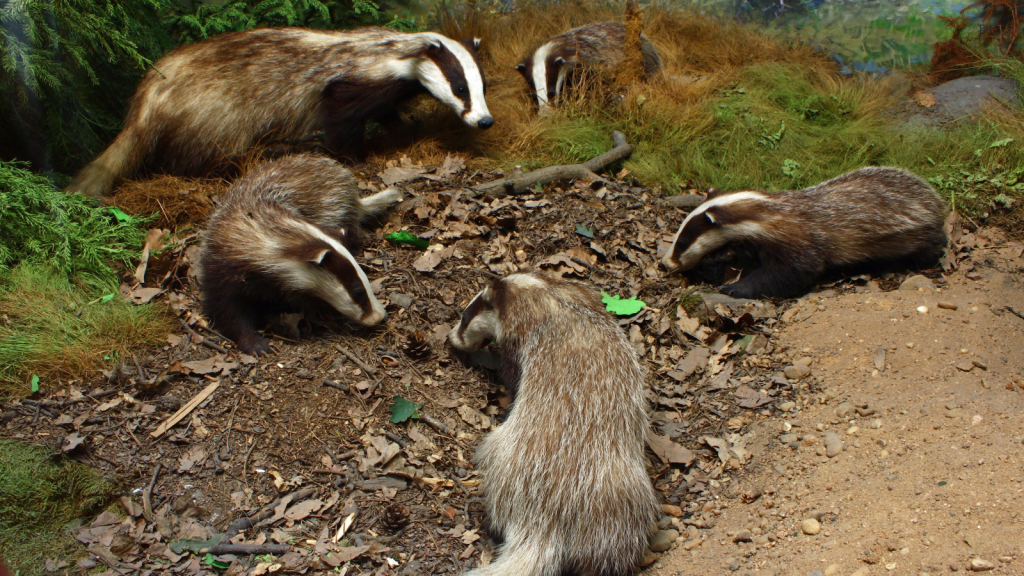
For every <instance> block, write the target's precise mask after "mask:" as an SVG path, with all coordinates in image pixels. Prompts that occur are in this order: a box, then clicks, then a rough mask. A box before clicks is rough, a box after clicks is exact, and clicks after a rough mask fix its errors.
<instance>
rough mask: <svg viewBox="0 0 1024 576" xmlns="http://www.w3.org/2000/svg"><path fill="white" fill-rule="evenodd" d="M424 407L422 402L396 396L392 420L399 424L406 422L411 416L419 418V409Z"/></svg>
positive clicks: (392, 406)
mask: <svg viewBox="0 0 1024 576" xmlns="http://www.w3.org/2000/svg"><path fill="white" fill-rule="evenodd" d="M420 408H423V405H422V404H417V403H415V402H411V401H409V400H406V399H405V398H402V397H401V396H395V401H394V402H392V403H391V418H390V420H391V422H393V423H395V424H398V423H400V422H405V421H406V420H408V419H409V418H419V417H420V415H419V413H418V412H416V411H417V410H419V409H420Z"/></svg>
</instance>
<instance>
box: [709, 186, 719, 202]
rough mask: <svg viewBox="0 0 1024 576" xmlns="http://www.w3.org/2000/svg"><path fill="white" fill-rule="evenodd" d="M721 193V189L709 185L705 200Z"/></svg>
mask: <svg viewBox="0 0 1024 576" xmlns="http://www.w3.org/2000/svg"><path fill="white" fill-rule="evenodd" d="M721 193H722V191H721V190H719V189H718V188H712V187H709V188H708V194H707V196H708V197H707V200H711V199H712V198H714V197H715V196H719V195H720V194H721Z"/></svg>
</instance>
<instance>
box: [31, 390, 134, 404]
mask: <svg viewBox="0 0 1024 576" xmlns="http://www.w3.org/2000/svg"><path fill="white" fill-rule="evenodd" d="M114 394H117V390H114V389H110V390H102V391H100V392H96V393H95V394H87V395H85V396H82V397H81V398H75V399H74V400H64V401H63V402H53V401H50V400H31V399H27V398H26V399H25V400H22V401H21V403H22V404H25V405H26V406H42V407H43V408H63V407H65V406H70V405H72V404H77V403H78V402H82V401H84V400H100V399H103V398H106V397H107V396H113V395H114Z"/></svg>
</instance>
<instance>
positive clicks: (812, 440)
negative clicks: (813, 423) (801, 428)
mask: <svg viewBox="0 0 1024 576" xmlns="http://www.w3.org/2000/svg"><path fill="white" fill-rule="evenodd" d="M801 442H803V444H804V446H814V445H815V444H817V443H818V437H817V436H815V435H814V434H806V435H804V437H803V439H802V440H801Z"/></svg>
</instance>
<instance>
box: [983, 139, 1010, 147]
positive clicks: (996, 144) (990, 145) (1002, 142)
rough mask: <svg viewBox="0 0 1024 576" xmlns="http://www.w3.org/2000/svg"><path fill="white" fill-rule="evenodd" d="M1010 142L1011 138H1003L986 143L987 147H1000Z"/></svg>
mask: <svg viewBox="0 0 1024 576" xmlns="http://www.w3.org/2000/svg"><path fill="white" fill-rule="evenodd" d="M1010 142H1013V138H1003V139H1002V140H996V141H995V142H993V143H991V144H989V145H988V147H989V148H1002V147H1003V146H1006V145H1007V144H1009V143H1010Z"/></svg>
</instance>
